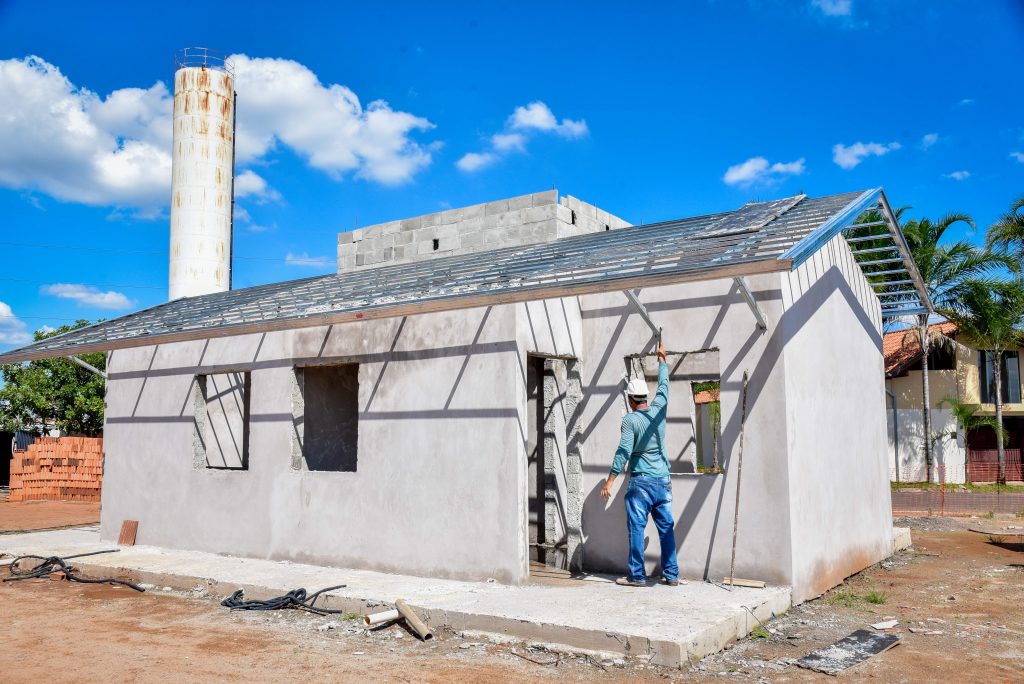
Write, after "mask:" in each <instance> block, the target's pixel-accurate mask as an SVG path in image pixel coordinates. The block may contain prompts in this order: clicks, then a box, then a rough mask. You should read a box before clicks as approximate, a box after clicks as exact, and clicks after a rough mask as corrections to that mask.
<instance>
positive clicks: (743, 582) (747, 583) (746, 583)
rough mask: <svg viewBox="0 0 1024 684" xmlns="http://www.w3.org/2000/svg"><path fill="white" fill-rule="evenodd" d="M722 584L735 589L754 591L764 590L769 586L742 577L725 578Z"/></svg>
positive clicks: (759, 581)
mask: <svg viewBox="0 0 1024 684" xmlns="http://www.w3.org/2000/svg"><path fill="white" fill-rule="evenodd" d="M722 584H728V585H730V586H733V587H751V588H753V589H764V588H765V587H766V586H768V584H767V583H766V582H762V581H761V580H752V579H743V578H742V577H723V578H722Z"/></svg>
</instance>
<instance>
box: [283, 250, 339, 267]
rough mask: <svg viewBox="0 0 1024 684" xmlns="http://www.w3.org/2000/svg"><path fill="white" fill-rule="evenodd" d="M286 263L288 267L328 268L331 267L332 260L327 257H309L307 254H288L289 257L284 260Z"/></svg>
mask: <svg viewBox="0 0 1024 684" xmlns="http://www.w3.org/2000/svg"><path fill="white" fill-rule="evenodd" d="M284 263H285V264H286V265H288V266H308V267H310V268H327V267H328V266H330V265H331V260H330V259H328V258H327V257H325V256H309V254H307V253H306V252H303V253H302V254H292V253H291V252H288V255H287V256H286V257H285V258H284Z"/></svg>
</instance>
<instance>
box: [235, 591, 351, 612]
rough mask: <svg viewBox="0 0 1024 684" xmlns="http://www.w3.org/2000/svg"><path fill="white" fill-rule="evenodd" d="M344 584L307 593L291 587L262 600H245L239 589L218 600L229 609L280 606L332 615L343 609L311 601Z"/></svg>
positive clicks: (273, 608) (268, 608)
mask: <svg viewBox="0 0 1024 684" xmlns="http://www.w3.org/2000/svg"><path fill="white" fill-rule="evenodd" d="M345 586H346V585H344V584H339V585H337V586H334V587H327V588H325V589H321V590H320V591H317V592H314V593H312V594H309V595H307V594H306V590H305V589H301V588H300V589H292V590H291V591H289V592H288V593H287V594H285V595H284V596H277V597H275V598H270V599H266V600H264V601H258V600H252V601H246V600H245V594H244V592H243V591H242V590H241V589H239V590H238V591H236V592H235V593H233V594H232V595H231V596H228V597H227V598H226V599H224V600H223V601H221V602H220V605H222V606H224V607H225V608H230V609H231V610H280V609H281V608H298V609H300V610H308V611H309V612H311V613H316V614H317V615H333V614H336V613H344V612H345V611H344V610H333V609H330V608H316V607H314V606H313V603H314V602H315V601H316V599H317V597H318V596H320V594H322V593H324V592H326V591H333V590H335V589H342V588H344V587H345Z"/></svg>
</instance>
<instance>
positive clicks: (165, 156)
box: [0, 57, 172, 209]
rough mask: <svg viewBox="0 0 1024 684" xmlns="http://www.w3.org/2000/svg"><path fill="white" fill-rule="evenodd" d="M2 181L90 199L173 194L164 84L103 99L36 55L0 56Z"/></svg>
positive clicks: (154, 198) (146, 200)
mask: <svg viewBox="0 0 1024 684" xmlns="http://www.w3.org/2000/svg"><path fill="white" fill-rule="evenodd" d="M0 102H3V103H4V112H3V116H0V185H3V186H5V187H8V188H14V189H24V190H38V191H41V192H43V193H46V194H48V195H51V196H53V197H55V198H57V199H59V200H65V201H70V202H80V203H82V204H89V205H101V206H106V205H115V206H132V207H139V208H146V209H152V208H153V207H156V206H163V205H166V204H167V202H168V199H169V197H170V177H171V156H170V149H171V106H172V98H171V95H170V94H169V93H168V91H167V87H166V86H165V85H164V84H163V83H156V84H154V85H153V86H152V87H150V88H148V89H142V88H124V89H121V90H115V91H114V92H112V93H111V94H110V95H108V96H107V97H106V99H103V98H101V97H100V96H99V95H97V94H96V93H93V92H92V91H90V90H87V89H85V88H78V87H76V86H75V85H74V84H73V83H71V82H70V81H69V80H68V79H67V78H66V77H65V76H64V75H63V74H62V73H61V72H60V69H58V68H57V67H55V66H53V65H52V64H49V63H48V62H46V61H44V60H42V59H40V58H38V57H26V58H25V59H8V60H0Z"/></svg>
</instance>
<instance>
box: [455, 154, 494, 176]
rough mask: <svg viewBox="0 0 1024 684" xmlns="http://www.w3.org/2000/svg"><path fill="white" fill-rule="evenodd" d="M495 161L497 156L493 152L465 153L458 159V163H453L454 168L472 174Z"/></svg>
mask: <svg viewBox="0 0 1024 684" xmlns="http://www.w3.org/2000/svg"><path fill="white" fill-rule="evenodd" d="M496 161H498V155H496V154H494V153H493V152H467V153H466V154H464V155H462V157H460V158H459V161H457V162H455V166H457V167H459V170H460V171H465V172H466V173H473V172H474V171H479V170H480V169H483V168H486V167H488V166H490V165H491V164H493V163H494V162H496Z"/></svg>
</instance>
